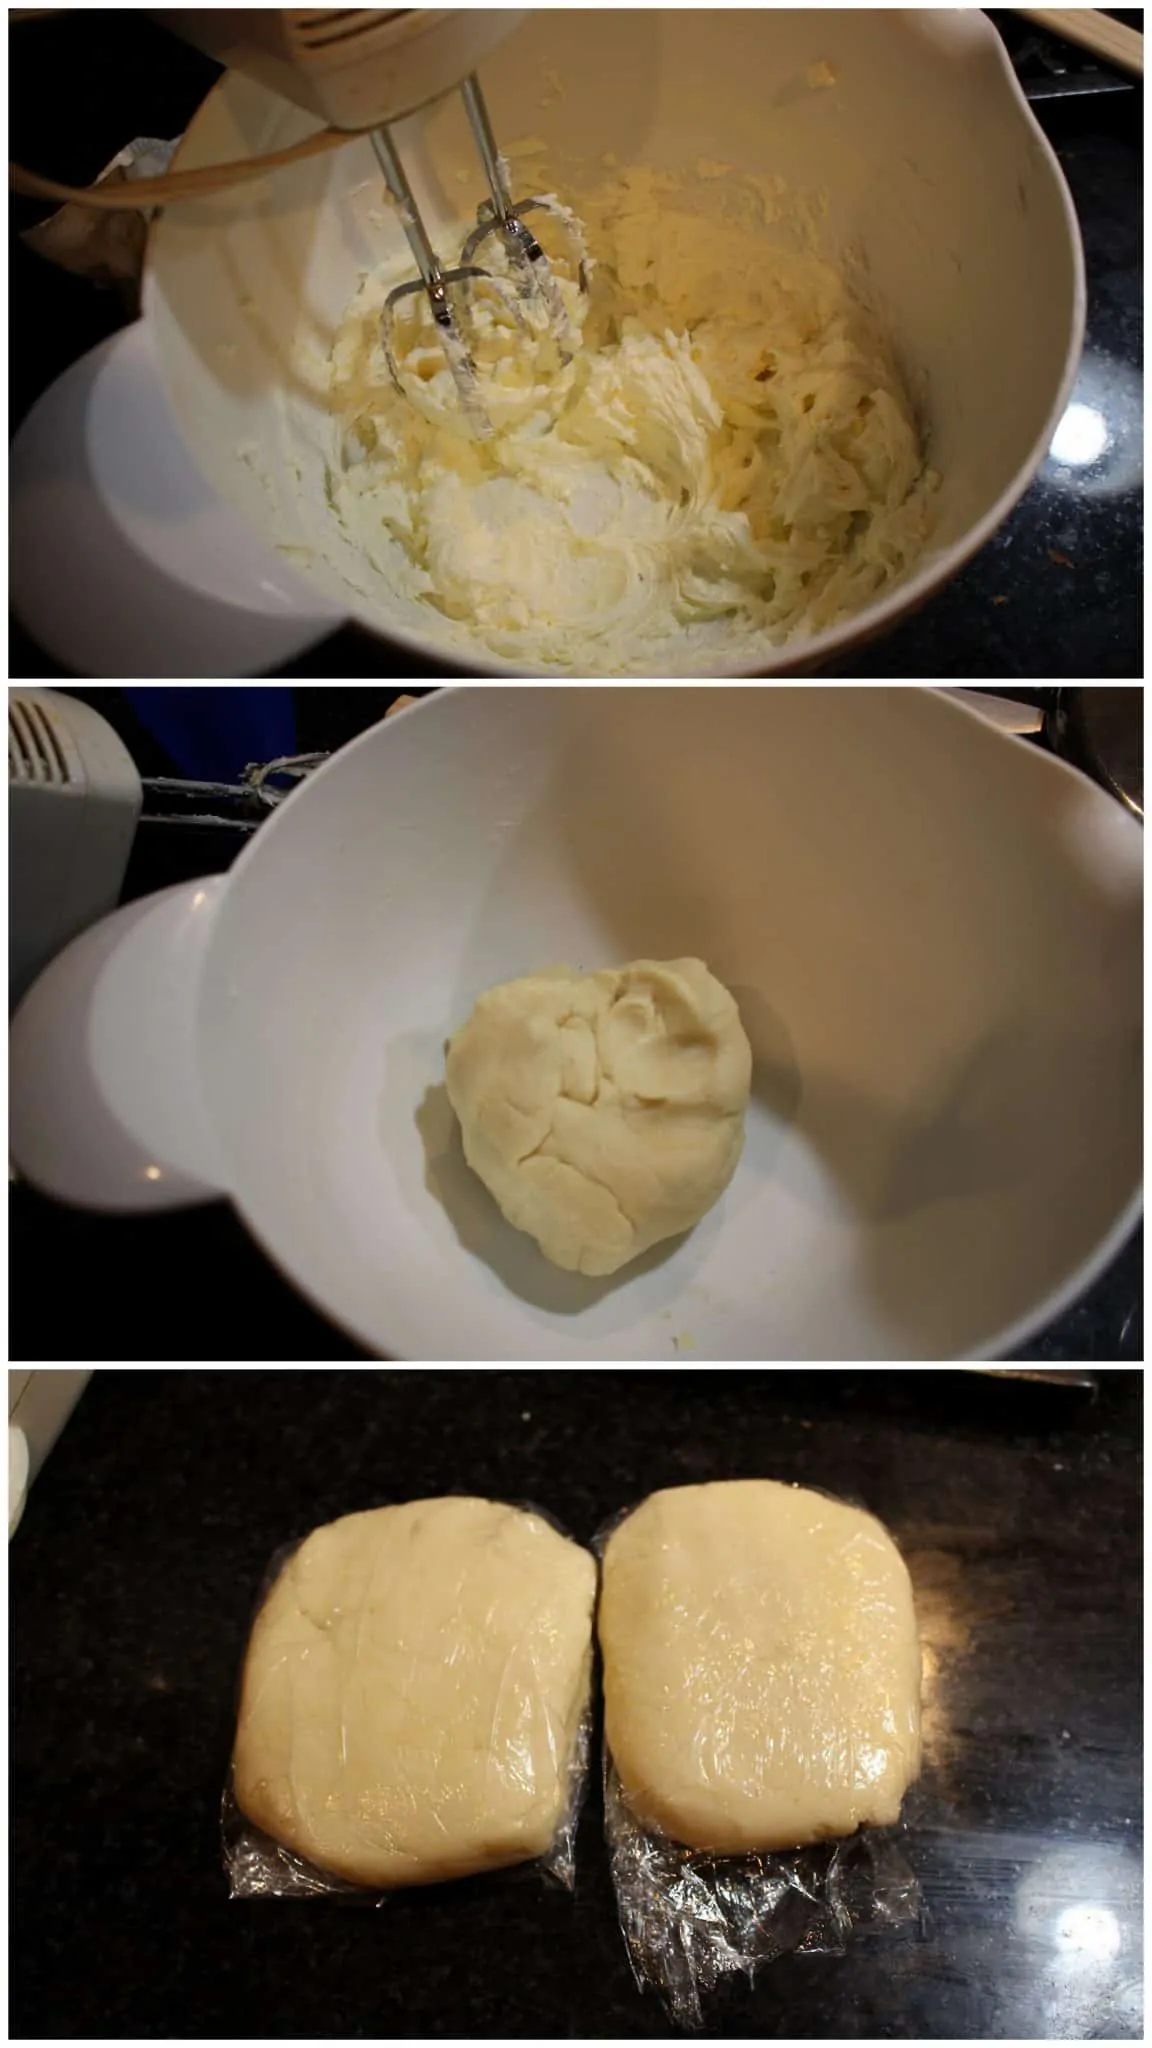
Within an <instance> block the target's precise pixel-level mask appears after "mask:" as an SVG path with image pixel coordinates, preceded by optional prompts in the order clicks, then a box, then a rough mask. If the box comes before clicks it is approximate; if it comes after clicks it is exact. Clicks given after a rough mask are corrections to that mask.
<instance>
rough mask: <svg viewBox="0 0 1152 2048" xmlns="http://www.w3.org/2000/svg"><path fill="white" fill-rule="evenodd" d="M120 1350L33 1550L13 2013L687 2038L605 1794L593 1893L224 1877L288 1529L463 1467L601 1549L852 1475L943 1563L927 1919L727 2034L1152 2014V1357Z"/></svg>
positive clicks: (294, 2030) (1110, 2022) (823, 1964)
mask: <svg viewBox="0 0 1152 2048" xmlns="http://www.w3.org/2000/svg"><path fill="white" fill-rule="evenodd" d="M1100 1379H1101V1388H1100V1393H1099V1396H1098V1398H1097V1400H1096V1401H1095V1402H1094V1403H1093V1402H1092V1401H1091V1400H1090V1399H1089V1398H1087V1397H1086V1396H1084V1395H1081V1394H1079V1393H1075V1392H1069V1391H1064V1390H1061V1391H1056V1390H1053V1389H1047V1388H1043V1387H1036V1386H1032V1385H1020V1384H1018V1383H1015V1382H1006V1381H1001V1380H994V1379H988V1378H984V1377H979V1376H976V1375H973V1374H971V1373H961V1372H952V1371H923V1370H917V1369H909V1370H906V1371H903V1372H887V1371H879V1370H873V1371H862V1372H842V1371H839V1370H833V1369H825V1370H822V1371H807V1372H791V1371H761V1370H747V1371H743V1372H720V1371H714V1372H710V1373H705V1372H689V1371H679V1372H664V1371H632V1372H627V1371H617V1370H614V1369H604V1370H601V1371H599V1372H592V1371H555V1372H546V1373H542V1372H532V1371H525V1372H510V1371H503V1370H499V1369H496V1370H488V1371H473V1370H459V1371H454V1372H443V1371H441V1372H434V1371H421V1370H408V1371H395V1370H382V1369H376V1368H371V1369H361V1370H352V1371H349V1370H336V1371H301V1372H290V1371H279V1372H229V1371H220V1372H147V1371H138V1372H115V1371H101V1372H97V1373H96V1374H95V1375H94V1378H93V1381H92V1383H91V1385H90V1387H89V1389H88V1391H87V1393H86V1394H85V1395H84V1397H83V1399H82V1401H81V1403H80V1406H79V1407H78V1409H77V1410H76V1413H75V1415H74V1416H73V1418H72V1420H71V1422H70V1423H69V1425H68V1427H67V1429H66V1430H65V1432H64V1435H63V1437H62V1438H61V1440H60V1442H59V1444H58V1446H57V1448H56V1450H55V1452H54V1453H53V1455H52V1457H51V1459H50V1460H49V1463H48V1464H47V1466H46V1468H45V1470H44V1472H43V1473H42V1474H41V1476H40V1477H39V1479H38V1480H37V1481H36V1483H35V1485H34V1487H33V1489H32V1493H31V1496H30V1498H29V1502H28V1505H27V1508H26V1510H25V1515H24V1520H23V1522H22V1524H21V1526H20V1529H19V1531H18V1533H17V1535H16V1537H15V1539H14V1541H13V1544H12V1549H11V1557H10V1571H11V1600H12V1611H13V1617H14V1624H15V1630H14V1650H13V1662H12V1679H13V1693H14V1723H13V1758H14V1770H13V1779H12V1819H13V1845H14V1875H13V1881H12V1882H13V1909H14V1918H13V1930H12V1931H13V1940H12V1949H11V1970H12V1981H11V1992H10V1996H11V2031H12V2033H13V2035H14V2036H17V2037H33V2038H45V2037H47V2038H64V2037H77V2036H78V2037H81V2038H84V2037H89V2038H91V2037H95V2038H109V2037H112V2036H120V2037H127V2038H155V2037H165V2036H175V2037H177V2038H191V2037H209V2038H212V2037H225V2038H235V2037H240V2038H244V2037H252V2036H254V2037H261V2036H265V2037H269V2038H272V2039H283V2038H286V2037H302V2038H315V2037H317V2036H335V2037H341V2036H349V2037H352V2038H372V2037H378V2038H396V2037H399V2036H406V2035H410V2036H415V2037H417V2038H429V2039H439V2038H447V2037H451V2036H465V2037H467V2036H480V2037H485V2038H492V2037H496V2036H508V2037H511V2038H515V2039H530V2038H535V2037H540V2036H543V2037H556V2036H561V2037H564V2036H570V2037H575V2038H580V2037H591V2038H596V2039H604V2038H613V2039H614V2038H624V2039H634V2038H667V2037H668V2036H669V2034H670V2028H669V2026H668V2023H667V2022H666V2021H665V2019H664V2018H663V2015H662V2011H661V2008H660V2007H659V2006H658V2004H657V2003H656V2001H655V1999H654V1998H653V1997H652V1996H650V1995H649V1996H643V1997H642V1996H641V1995H640V1994H639V1992H638V1991H637V1990H636V1987H635V1985H634V1984H633V1981H632V1978H631V1975H630V1972H629V1968H628V1964H627V1961H626V1959H625V1953H624V1947H623V1942H622V1940H621V1937H620V1933H619V1930H618V1927H617V1924H616V1916H615V1907H614V1901H613V1897H612V1892H611V1886H610V1883H609V1878H608V1872H607V1865H606V1860H605V1854H604V1849H603V1843H602V1839H601V1814H600V1806H599V1798H598V1794H597V1793H596V1792H595V1790H594V1791H593V1794H592V1796H591V1799H590V1802H589V1806H588V1808H587V1810H586V1812H585V1814H584V1818H583V1822H582V1825H581V1828H580V1832H579V1837H578V1845H577V1871H578V1876H577V1889H576V1894H575V1897H574V1898H571V1897H568V1896H567V1895H565V1894H563V1893H560V1892H558V1891H555V1890H550V1889H548V1888H546V1887H545V1886H544V1884H543V1883H542V1882H541V1881H540V1879H539V1878H538V1877H537V1875H536V1874H535V1873H534V1872H533V1871H531V1870H530V1869H525V1870H521V1871H518V1872H508V1873H505V1874H503V1875H502V1876H500V1877H497V1878H491V1879H476V1880H472V1881H470V1882H468V1883H465V1884H458V1885H453V1886H448V1887H441V1888H437V1889H431V1890H428V1891H423V1892H409V1893H399V1894H396V1895H395V1896H393V1897H392V1898H390V1899H389V1900H388V1901H387V1902H386V1903H385V1904H384V1905H383V1906H382V1907H381V1908H380V1909H379V1910H371V1909H368V1908H365V1907H362V1906H360V1905H359V1904H358V1903H357V1904H355V1905H353V1906H348V1905H344V1904H341V1903H339V1902H337V1901H333V1900H314V1901H299V1902H280V1901H274V1900H268V1901H260V1902H243V1901H235V1902H233V1901H229V1899H228V1898H227V1895H226V1884H225V1879H224V1875H223V1871H222V1868H221V1863H220V1853H219V1837H218V1824H217V1813H218V1805H219V1797H220V1790H221V1786H222V1783H223V1778H224V1774H225V1770H226V1766H227V1760H228V1751H229V1744H230V1734H231V1717H232V1705H233V1695H234V1684H235V1679H236V1674H237V1670H238V1665H239V1660H240V1658H241V1655H242V1651H243V1646H244V1642H245V1637H246V1631H247V1627H248V1622H249V1617H250V1612H251V1603H252V1600H253V1598H254V1595H255V1592H256V1589H257V1587H258V1585H259V1582H260V1579H261V1575H262V1573H263V1571H264V1569H265V1566H266V1564H267V1562H268V1559H269V1557H270V1555H271V1553H272V1552H273V1551H274V1550H275V1549H276V1548H277V1546H279V1545H280V1544H282V1543H283V1542H285V1541H286V1540H288V1539H290V1538H292V1537H294V1536H299V1535H301V1534H303V1533H304V1532H305V1531H306V1530H307V1529H308V1528H309V1527H311V1526H314V1525H315V1524H316V1523H318V1522H322V1521H325V1520H327V1519H330V1518H331V1517H334V1516H336V1515H339V1514H343V1513H346V1512H349V1511H351V1510H354V1509H359V1508H366V1507H371V1506H378V1505H382V1504H384V1503H386V1502H389V1501H393V1500H401V1499H408V1498H413V1497H419V1496H421V1495H427V1494H432V1493H437V1492H444V1491H453V1490H457V1491H460V1490H467V1491H475V1492H480V1493H488V1494H491V1495H493V1496H495V1497H498V1498H511V1499H519V1500H524V1499H529V1500H535V1501H538V1502H539V1503H540V1504H541V1505H542V1506H545V1507H547V1508H548V1509H550V1510H551V1511H552V1512H553V1513H554V1514H555V1515H556V1516H557V1517H558V1518H560V1519H561V1521H562V1522H564V1523H565V1524H566V1525H567V1527H568V1528H569V1529H570V1530H571V1531H572V1533H573V1534H574V1535H575V1536H577V1537H578V1538H582V1539H587V1538H588V1537H590V1536H591V1534H592V1533H593V1531H594V1530H595V1529H596V1528H597V1526H598V1525H599V1524H600V1523H601V1522H602V1521H603V1520H604V1519H605V1517H606V1516H608V1515H609V1514H611V1513H612V1512H613V1511H614V1510H616V1509H618V1508H619V1507H621V1506H622V1505H624V1504H625V1503H627V1502H629V1501H631V1500H634V1499H636V1498H637V1497H638V1496H640V1495H642V1494H643V1493H644V1492H646V1491H648V1490H650V1489H652V1488H655V1487H658V1486H663V1485H669V1484H673V1485H675V1484H682V1483H687V1482H694V1481H699V1480H705V1479H711V1478H723V1477H732V1476H747V1475H749V1474H756V1473H759V1474H763V1475H768V1476H773V1477H779V1478H782V1479H795V1480H799V1481H801V1482H802V1483H809V1484H813V1485H819V1486H822V1487H825V1488H828V1489H829V1490H831V1491H833V1492H835V1491H840V1492H844V1493H848V1494H852V1495H854V1496H856V1497H858V1498H859V1499H861V1500H862V1501H863V1502H864V1503H865V1504H866V1505H867V1506H869V1507H870V1508H872V1509H874V1510H875V1511H876V1512H877V1513H878V1514H879V1515H880V1516H881V1517H883V1519H884V1520H885V1521H887V1522H888V1524H889V1525H890V1527H891V1528H892V1530H893V1532H894V1534H895V1535H896V1537H897V1539H898V1541H899V1542H900V1544H901V1546H902V1548H903V1550H904V1553H905V1555H906V1557H907V1559H908V1563H909V1566H910V1568H911V1571H912V1576H913V1579H914V1582H915V1585H916V1590H917V1603H918V1608H919V1612H920V1618H921V1630H922V1635H923V1638H924V1642H925V1645H926V1649H927V1656H926V1673H927V1677H926V1691H925V1699H926V1723H925V1732H926V1767H925V1772H924V1775H923V1778H922V1779H921V1781H920V1783H919V1785H918V1786H917V1787H916V1788H915V1789H914V1791H913V1792H912V1794H911V1795H910V1796H909V1799H908V1801H907V1805H906V1819H907V1838H906V1850H907V1854H908V1857H909V1860H910V1861H911V1863H912V1864H913V1866H914V1868H915V1870H916V1872H917V1874H918V1876H919V1879H920V1882H921V1886H922V1890H923V1897H924V1906H925V1916H924V1925H923V1928H922V1930H921V1931H920V1932H918V1933H917V1932H915V1931H906V1932H898V1933H893V1934H886V1935H875V1936H872V1937H870V1938H868V1939H861V1940H858V1941H857V1943H856V1944H855V1945H854V1946H853V1947H852V1948H851V1949H850V1950H849V1952H848V1953H847V1954H846V1955H845V1956H843V1957H841V1958H833V1957H794V1958H790V1959H787V1960H785V1961H782V1962H780V1963H778V1964H775V1965H773V1966H772V1967H771V1968H770V1969H768V1970H766V1971H764V1972H763V1973H762V1974H761V1976H760V1978H759V1980H758V1982H757V1985H756V1988H755V1989H754V1990H753V1991H749V1990H748V1989H747V1988H746V1987H745V1986H744V1985H743V1984H742V1983H732V1984H730V1985H729V1986H728V1987H726V1988H725V1990H724V1991H722V1992H721V1994H720V1995H719V1996H718V1997H717V1998H716V1999H715V2000H714V2001H713V2002H712V2004H711V2005H710V2007H709V2015H708V2031H709V2032H710V2033H713V2034H717V2035H730V2036H734V2037H745V2038H748V2037H758V2036H759V2037H765V2038H770V2039H771V2038H783V2037H788V2036H799V2037H801V2038H805V2037H811V2038H836V2037H841V2038H859V2037H862V2036H880V2037H884V2038H887V2037H895V2038H915V2037H930V2038H943V2037H952V2038H956V2037H961V2038H971V2037H975V2036H993V2037H997V2038H1012V2037H1017V2038H1018V2037H1025V2038H1035V2037H1040V2038H1045V2037H1047V2038H1054V2037H1059V2038H1085V2037H1099V2036H1111V2037H1120V2038H1123V2039H1139V2038H1140V2037H1141V2032H1142V2017H1141V1995H1142V1994H1141V1962H1140V1931H1141V1924H1142V1913H1141V1903H1140V1882H1141V1877H1140V1873H1141V1863H1140V1856H1141V1803H1140V1802H1141V1719H1142V1715H1141V1613H1142V1590H1141V1570H1140V1559H1141V1525H1142V1513H1141V1475H1140V1443H1141V1435H1142V1417H1141V1408H1142V1375H1141V1374H1140V1373H1139V1372H1125V1371H1111V1372H1105V1373H1103V1374H1101V1375H1100Z"/></svg>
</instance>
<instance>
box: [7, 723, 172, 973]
mask: <svg viewBox="0 0 1152 2048" xmlns="http://www.w3.org/2000/svg"><path fill="white" fill-rule="evenodd" d="M140 803H141V788H140V776H139V774H138V772H137V769H136V765H135V763H134V761H133V760H132V757H131V755H130V754H129V752H128V749H127V748H126V747H125V745H124V743H123V741H122V740H121V739H120V737H119V735H118V734H117V733H115V732H114V731H113V729H112V727H111V726H110V725H109V724H108V721H107V719H105V718H101V716H100V714H99V712H97V711H94V710H93V709H92V708H91V706H90V705H88V704H83V703H81V702H80V700H79V698H76V697H69V696H67V695H66V694H65V693H63V692H62V691H59V690H35V689H26V688H24V687H23V686H21V687H19V688H10V689H9V691H8V1002H9V1008H12V1007H14V1006H15V1004H16V1003H17V1002H18V1001H19V1000H20V997H21V996H22V995H23V994H24V991H25V989H26V988H28V987H29V986H30V984H31V983H32V982H33V981H34V980H35V977H36V976H37V974H39V972H40V970H41V968H42V967H45V966H46V965H47V963H48V961H49V960H51V959H52V958H53V957H54V955H55V954H57V953H58V952H59V951H60V949H61V947H62V946H65V945H67V943H68V941H69V939H72V938H74V937H75V936H76V934H77V932H81V931H84V930H85V928H86V927H87V926H88V925H91V924H95V923H96V921H97V920H98V919H99V918H101V917H103V916H104V914H105V912H106V911H109V910H112V909H113V908H114V907H115V905H116V904H117V903H118V902H119V899H120V889H121V885H122V883H123V880H124V871H125V869H126V867H127V865H128V855H129V853H130V852H131V850H132V841H133V838H134V837H135V833H136V821H137V819H138V818H139V816H140Z"/></svg>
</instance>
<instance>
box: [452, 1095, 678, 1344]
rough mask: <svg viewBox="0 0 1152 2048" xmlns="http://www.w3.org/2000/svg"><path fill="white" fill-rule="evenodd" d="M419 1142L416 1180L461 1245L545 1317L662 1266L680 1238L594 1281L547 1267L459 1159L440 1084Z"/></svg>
mask: <svg viewBox="0 0 1152 2048" xmlns="http://www.w3.org/2000/svg"><path fill="white" fill-rule="evenodd" d="M416 1128H417V1130H418V1131H419V1133H420V1142H421V1144H422V1145H423V1147H424V1160H425V1171H424V1185H425V1187H426V1188H427V1190H428V1192H429V1194H430V1195H432V1196H434V1197H435V1199H436V1201H438V1202H439V1204H440V1206H441V1208H442V1209H443V1210H444V1212H445V1214H446V1215H447V1217H448V1219H449V1221H450V1223H451V1224H452V1228H453V1229H454V1231H455V1232H456V1235H457V1237H458V1239H459V1240H460V1243H461V1244H462V1245H463V1247H464V1249H465V1251H469V1252H472V1253H474V1254H475V1256H476V1257H477V1258H480V1259H483V1260H484V1263H485V1264H486V1265H487V1266H489V1267H490V1268H491V1270H492V1271H493V1272H494V1273H495V1275H496V1277H497V1279H498V1280H500V1281H501V1282H502V1284H503V1285H504V1286H505V1287H507V1288H508V1290H509V1292H510V1293H512V1294H515V1295H517V1296H518V1297H519V1299H520V1300H521V1301H526V1302H528V1303H530V1304H531V1306H532V1307H533V1308H539V1309H544V1310H545V1311H546V1312H547V1313H548V1314H550V1315H561V1316H578V1315H581V1314H583V1313H585V1312H586V1311H587V1310H588V1309H590V1308H594V1307H595V1306H596V1304H597V1303H598V1302H601V1301H603V1300H605V1298H606V1297H607V1296H608V1295H610V1294H613V1293H615V1292H616V1291H617V1289H619V1288H620V1287H623V1286H626V1285H627V1284H628V1283H629V1282H630V1281H633V1280H638V1279H640V1278H641V1277H642V1276H643V1275H644V1274H646V1273H651V1272H654V1271H655V1269H656V1268H657V1267H659V1266H662V1265H664V1264H665V1263H666V1262H667V1260H669V1259H670V1258H671V1257H672V1256H673V1254H674V1253H675V1252H677V1251H678V1250H679V1249H680V1248H681V1246H682V1245H683V1243H684V1239H683V1237H670V1238H666V1239H665V1241H664V1243H663V1244H657V1245H653V1247H652V1249H651V1251H648V1252H644V1253H643V1254H642V1255H641V1257H640V1258H638V1259H633V1260H632V1261H631V1263H630V1264H629V1265H627V1266H623V1267H622V1268H621V1269H620V1271H619V1272H618V1273H611V1274H609V1275H608V1277H607V1278H606V1279H594V1278H590V1277H589V1276H588V1275H586V1274H583V1273H565V1272H563V1271H562V1270H561V1268H560V1267H559V1266H553V1265H550V1264H549V1262H548V1260H547V1259H546V1258H545V1257H544V1254H543V1252H542V1251H540V1249H539V1247H538V1246H537V1245H536V1243H535V1241H534V1240H533V1239H532V1238H530V1237H527V1236H526V1235H525V1233H524V1232H523V1231H522V1230H514V1229H513V1227H512V1225H511V1224H510V1223H509V1222H507V1221H506V1219H505V1217H504V1216H503V1215H502V1214H501V1212H500V1209H499V1207H498V1206H497V1204H496V1202H495V1201H494V1200H493V1199H492V1196H491V1195H490V1194H489V1192H488V1190H487V1188H486V1187H485V1186H484V1183H483V1181H482V1180H480V1179H479V1178H478V1176H477V1175H476V1174H474V1173H473V1171H472V1168H471V1167H470V1166H469V1164H468V1161H467V1160H466V1159H465V1157H464V1146H463V1142H462V1140H461V1135H460V1125H459V1122H458V1121H457V1117H456V1112H455V1110H454V1109H453V1108H452V1104H451V1103H450V1102H449V1100H448V1090H447V1089H446V1088H445V1086H444V1084H443V1082H441V1083H440V1084H439V1085H438V1086H437V1087H435V1088H428V1089H426V1091H425V1094H424V1099H423V1101H422V1102H421V1104H420V1107H419V1109H418V1110H417V1112H416Z"/></svg>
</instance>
